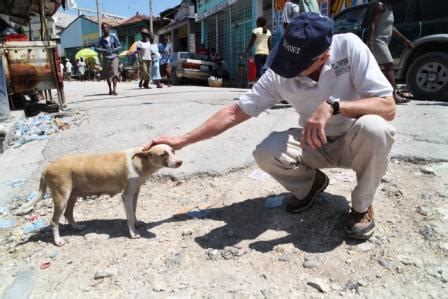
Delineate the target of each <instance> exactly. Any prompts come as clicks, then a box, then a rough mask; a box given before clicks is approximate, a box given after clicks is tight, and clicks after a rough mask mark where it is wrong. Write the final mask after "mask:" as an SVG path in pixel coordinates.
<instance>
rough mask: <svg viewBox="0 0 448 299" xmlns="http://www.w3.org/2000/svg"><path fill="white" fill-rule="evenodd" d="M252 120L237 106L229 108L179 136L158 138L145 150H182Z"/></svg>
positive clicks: (148, 144) (146, 146)
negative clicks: (156, 147) (158, 147)
mask: <svg viewBox="0 0 448 299" xmlns="http://www.w3.org/2000/svg"><path fill="white" fill-rule="evenodd" d="M249 118H250V116H249V115H247V114H246V113H244V112H243V110H241V108H240V107H239V106H238V105H237V104H232V105H230V106H227V107H225V108H223V109H221V110H219V111H218V112H216V113H215V114H214V115H212V116H211V117H210V118H209V119H208V120H206V121H205V122H204V123H203V124H202V125H200V126H199V127H197V128H196V129H193V130H192V131H190V132H187V133H185V134H183V135H179V136H158V137H155V138H153V139H151V141H150V142H149V143H147V144H146V145H145V150H147V149H149V148H150V147H151V146H153V145H155V144H168V145H169V146H171V147H172V148H174V149H181V148H183V147H185V146H187V145H189V144H192V143H195V142H198V141H201V140H204V139H208V138H212V137H214V136H216V135H219V134H221V133H222V132H224V131H226V130H227V129H230V128H231V127H233V126H236V125H237V124H240V123H242V122H243V121H246V120H248V119H249Z"/></svg>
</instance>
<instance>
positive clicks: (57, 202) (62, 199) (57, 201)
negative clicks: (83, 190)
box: [51, 189, 70, 246]
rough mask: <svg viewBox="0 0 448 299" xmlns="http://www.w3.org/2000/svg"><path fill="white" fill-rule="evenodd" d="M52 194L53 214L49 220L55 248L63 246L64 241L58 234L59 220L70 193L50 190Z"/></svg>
mask: <svg viewBox="0 0 448 299" xmlns="http://www.w3.org/2000/svg"><path fill="white" fill-rule="evenodd" d="M51 191H52V194H53V203H54V213H53V218H52V219H51V230H52V231H53V240H54V243H55V244H56V245H57V246H63V245H64V244H65V241H64V239H62V238H61V236H60V234H59V219H60V218H61V216H62V213H64V210H65V208H66V206H67V202H68V200H69V197H70V193H69V192H70V191H68V190H67V191H65V190H61V189H60V190H51Z"/></svg>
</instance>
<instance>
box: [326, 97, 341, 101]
mask: <svg viewBox="0 0 448 299" xmlns="http://www.w3.org/2000/svg"><path fill="white" fill-rule="evenodd" d="M328 99H329V100H330V101H332V102H339V98H337V97H334V96H329V97H328Z"/></svg>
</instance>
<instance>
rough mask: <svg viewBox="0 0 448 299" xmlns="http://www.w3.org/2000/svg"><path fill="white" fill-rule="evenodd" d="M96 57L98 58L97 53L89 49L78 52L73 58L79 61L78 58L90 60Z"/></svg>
mask: <svg viewBox="0 0 448 299" xmlns="http://www.w3.org/2000/svg"><path fill="white" fill-rule="evenodd" d="M97 56H98V53H96V52H95V51H93V50H92V49H90V48H84V49H81V50H79V51H78V52H77V53H76V55H75V58H76V59H79V58H81V57H83V58H91V57H97Z"/></svg>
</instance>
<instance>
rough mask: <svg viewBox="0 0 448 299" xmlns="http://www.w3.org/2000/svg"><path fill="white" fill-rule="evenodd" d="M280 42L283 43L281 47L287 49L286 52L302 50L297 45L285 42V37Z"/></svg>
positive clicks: (297, 52)
mask: <svg viewBox="0 0 448 299" xmlns="http://www.w3.org/2000/svg"><path fill="white" fill-rule="evenodd" d="M282 44H283V48H284V49H285V50H286V51H288V52H290V53H293V54H299V53H300V51H301V50H302V49H300V48H299V47H296V46H293V45H290V44H288V42H287V41H286V40H285V39H283V42H282Z"/></svg>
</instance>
